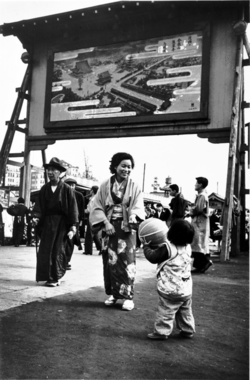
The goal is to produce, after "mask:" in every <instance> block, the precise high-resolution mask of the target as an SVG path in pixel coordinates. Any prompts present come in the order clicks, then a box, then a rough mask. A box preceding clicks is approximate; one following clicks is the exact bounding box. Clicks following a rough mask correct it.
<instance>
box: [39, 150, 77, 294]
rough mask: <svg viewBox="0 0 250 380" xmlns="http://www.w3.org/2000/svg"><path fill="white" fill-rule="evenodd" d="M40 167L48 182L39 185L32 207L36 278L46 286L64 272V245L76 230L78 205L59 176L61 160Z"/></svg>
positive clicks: (55, 283)
mask: <svg viewBox="0 0 250 380" xmlns="http://www.w3.org/2000/svg"><path fill="white" fill-rule="evenodd" d="M44 167H45V169H47V174H48V177H49V182H48V183H46V184H45V185H44V186H43V187H42V188H41V190H40V192H39V197H38V200H37V202H36V204H35V206H34V209H33V215H34V218H35V221H36V222H37V233H38V235H39V238H40V244H39V249H38V252H37V270H36V281H37V282H38V281H47V282H46V284H45V285H46V286H50V287H54V286H59V285H60V279H61V278H62V277H63V276H64V274H65V272H66V266H67V257H66V251H65V245H66V241H67V239H72V238H73V236H74V234H75V233H76V224H77V223H78V209H77V203H76V199H75V195H74V193H73V190H72V189H71V187H70V186H68V185H67V184H65V183H63V182H62V181H61V179H60V174H61V173H62V172H64V171H66V168H65V167H64V166H63V163H62V162H61V161H60V160H59V159H58V158H56V157H54V158H52V159H51V160H50V162H49V163H48V164H45V165H44Z"/></svg>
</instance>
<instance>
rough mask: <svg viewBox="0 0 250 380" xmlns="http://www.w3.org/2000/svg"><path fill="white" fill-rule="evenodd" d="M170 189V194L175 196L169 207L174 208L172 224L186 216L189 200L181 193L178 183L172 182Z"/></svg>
mask: <svg viewBox="0 0 250 380" xmlns="http://www.w3.org/2000/svg"><path fill="white" fill-rule="evenodd" d="M169 189H170V196H171V197H173V198H172V199H171V201H170V203H169V207H170V209H171V210H172V213H171V222H170V224H173V222H174V221H175V220H177V219H184V218H185V215H186V210H187V201H186V200H185V199H184V197H183V195H182V194H181V193H180V191H179V186H178V185H176V184H172V185H170V186H169Z"/></svg>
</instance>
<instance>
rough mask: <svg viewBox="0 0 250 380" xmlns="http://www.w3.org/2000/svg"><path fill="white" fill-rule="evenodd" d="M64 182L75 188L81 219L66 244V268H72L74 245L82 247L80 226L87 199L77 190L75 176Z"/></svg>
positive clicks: (82, 221) (79, 218) (79, 217)
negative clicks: (73, 234) (71, 237)
mask: <svg viewBox="0 0 250 380" xmlns="http://www.w3.org/2000/svg"><path fill="white" fill-rule="evenodd" d="M64 183H67V185H69V186H70V187H71V188H72V189H73V192H74V195H75V197H76V203H77V207H78V220H79V223H77V225H76V234H75V236H74V238H73V239H72V240H69V239H68V240H67V245H66V248H67V252H66V253H67V258H68V263H67V268H66V269H67V270H70V269H71V264H70V261H71V257H72V254H73V251H74V245H76V246H77V247H78V249H79V251H80V250H81V249H82V245H81V240H80V233H79V227H80V226H81V225H82V224H83V223H84V209H85V200H84V196H83V195H82V193H80V192H79V191H76V185H77V181H76V180H75V178H67V179H65V181H64Z"/></svg>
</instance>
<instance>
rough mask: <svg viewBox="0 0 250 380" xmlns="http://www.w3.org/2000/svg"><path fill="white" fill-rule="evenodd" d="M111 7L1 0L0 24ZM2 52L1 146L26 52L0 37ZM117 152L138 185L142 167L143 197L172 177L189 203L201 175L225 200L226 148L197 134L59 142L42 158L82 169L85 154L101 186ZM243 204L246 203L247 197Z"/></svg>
mask: <svg viewBox="0 0 250 380" xmlns="http://www.w3.org/2000/svg"><path fill="white" fill-rule="evenodd" d="M111 2H112V1H100V0H99V1H95V0H91V1H88V0H82V1H80V0H78V1H76V0H67V1H62V0H49V1H47V0H32V1H24V0H17V1H14V0H7V1H5V0H0V24H4V23H9V22H14V21H20V20H23V19H29V18H35V17H41V16H46V15H49V14H55V13H61V12H67V11H71V10H75V9H81V8H86V7H88V6H94V5H99V4H104V3H111ZM248 30H249V28H248ZM248 34H249V33H248ZM0 51H1V60H0V73H1V93H0V107H1V108H0V125H1V128H0V147H1V146H2V141H3V139H4V136H5V132H6V126H5V122H6V121H7V120H9V119H10V117H11V114H12V111H13V108H14V105H15V101H16V97H17V94H16V92H15V88H16V87H19V86H20V85H21V82H22V79H23V75H24V72H25V69H26V66H25V65H24V64H23V63H22V61H21V59H20V57H21V54H22V53H23V51H24V50H23V48H22V45H21V43H20V41H19V40H18V38H17V37H14V36H9V37H3V36H2V35H0ZM247 78H250V74H249V68H247V70H246V82H247ZM249 80H250V79H249ZM249 80H248V83H249ZM245 98H246V99H245V100H246V101H247V102H250V89H249V85H248V86H246V94H245ZM23 117H24V116H23ZM248 121H250V113H249V110H248V111H247V113H246V122H248ZM23 150H24V139H23V136H20V133H16V136H15V140H14V144H13V147H12V150H11V151H12V152H20V151H23ZM118 151H127V152H129V153H131V154H132V155H133V157H134V159H135V169H134V171H133V174H132V175H133V178H135V179H136V180H137V182H138V183H139V184H140V185H141V186H142V184H143V172H144V167H145V169H146V170H145V182H144V190H145V191H146V192H150V191H152V186H151V185H152V184H153V181H154V177H158V182H159V184H160V185H161V186H164V184H165V178H166V177H167V176H170V177H171V178H172V182H173V183H177V184H179V185H180V186H181V188H182V191H183V193H184V195H185V196H186V197H187V198H188V199H189V200H191V201H192V200H193V199H194V196H195V191H194V183H195V177H197V176H205V177H207V178H208V180H209V186H208V189H207V191H208V194H210V193H211V192H218V193H219V194H220V195H221V196H223V197H224V196H225V189H226V177H227V164H228V144H211V143H209V142H208V141H207V140H206V139H201V138H198V137H197V136H196V135H185V136H159V137H138V138H120V139H98V140H85V141H84V140H69V141H58V142H56V144H54V145H51V146H49V147H48V149H47V151H46V156H47V161H49V160H50V159H51V158H52V157H54V156H56V157H58V158H60V159H64V160H65V161H67V162H69V163H70V164H72V165H75V166H79V167H80V169H81V170H84V154H85V156H86V157H87V158H88V162H89V164H90V165H91V170H92V172H93V175H94V176H95V177H96V178H97V179H98V180H99V181H102V180H104V179H105V178H107V177H108V176H109V175H110V173H109V170H108V168H109V161H110V159H111V157H112V155H113V154H114V153H116V152H118ZM31 163H32V164H33V165H38V166H41V165H42V158H41V153H40V152H32V155H31ZM248 174H249V171H248ZM248 177H249V175H248ZM247 187H248V188H249V187H250V183H249V180H247ZM247 202H248V203H249V198H248V199H247ZM248 207H249V206H248Z"/></svg>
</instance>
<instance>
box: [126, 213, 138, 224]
mask: <svg viewBox="0 0 250 380" xmlns="http://www.w3.org/2000/svg"><path fill="white" fill-rule="evenodd" d="M128 222H129V224H136V223H137V219H136V215H135V214H132V215H130V217H129V220H128Z"/></svg>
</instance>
